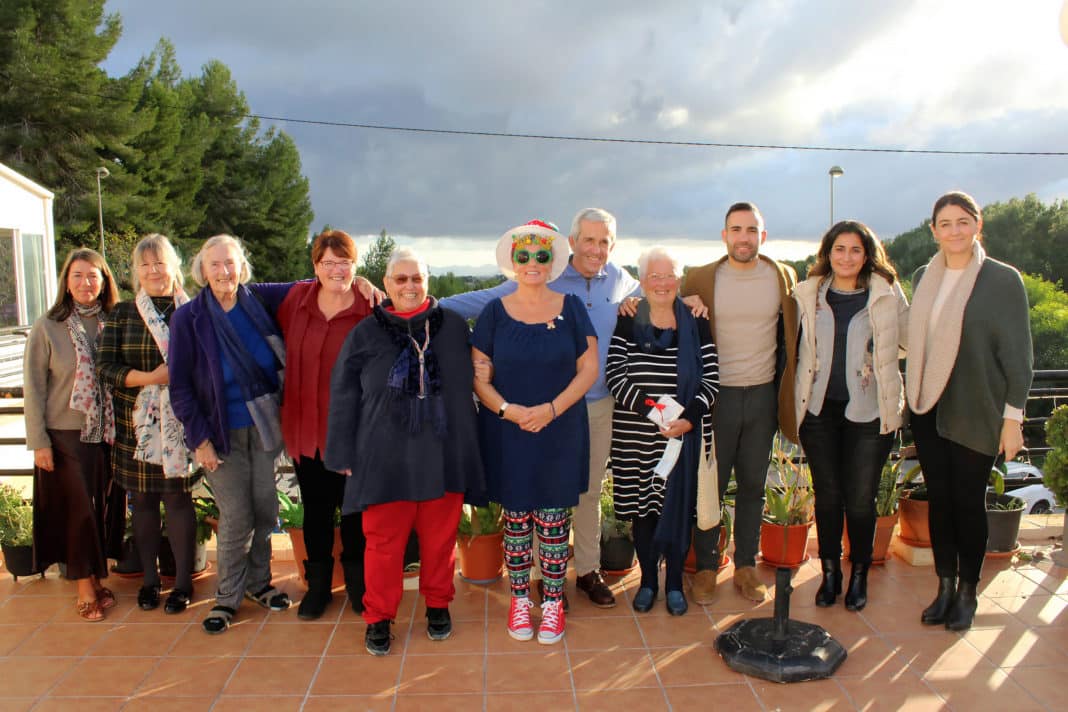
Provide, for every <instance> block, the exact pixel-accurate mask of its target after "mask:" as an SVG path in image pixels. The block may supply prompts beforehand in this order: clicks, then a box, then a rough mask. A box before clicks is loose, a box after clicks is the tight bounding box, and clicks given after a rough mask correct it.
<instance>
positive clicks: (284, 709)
mask: <svg viewBox="0 0 1068 712" xmlns="http://www.w3.org/2000/svg"><path fill="white" fill-rule="evenodd" d="M303 704H304V697H303V696H299V697H297V696H293V695H288V696H279V695H271V696H270V697H267V696H264V695H252V696H247V697H246V696H241V695H223V696H221V697H220V698H219V699H218V700H216V702H215V706H214V707H212V708H211V712H249V710H270V711H271V712H300V708H301V705H303Z"/></svg>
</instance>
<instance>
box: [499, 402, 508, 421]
mask: <svg viewBox="0 0 1068 712" xmlns="http://www.w3.org/2000/svg"><path fill="white" fill-rule="evenodd" d="M507 408H508V401H505V402H504V403H501V407H500V408H498V409H497V417H498V418H500V419H501V420H504V411H505V410H506V409H507Z"/></svg>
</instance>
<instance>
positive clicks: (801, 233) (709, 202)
mask: <svg viewBox="0 0 1068 712" xmlns="http://www.w3.org/2000/svg"><path fill="white" fill-rule="evenodd" d="M1064 4H1065V2H1064V0H1018V1H1017V2H1013V3H1008V2H1004V0H924V1H922V2H921V1H920V0H883V1H882V2H879V3H868V2H855V0H854V1H845V0H843V1H838V0H719V1H707V2H696V1H695V0H660V1H659V2H648V1H647V0H642V1H641V2H637V1H633V0H612V1H611V2H607V1H603V0H582V1H576V0H571V1H568V2H565V1H564V0H541V1H540V2H522V3H518V2H516V3H511V2H503V3H502V2H498V1H495V2H488V1H484V0H471V1H469V2H458V1H453V0H438V1H436V2H431V1H429V0H428V1H426V2H409V1H407V0H393V1H392V2H385V3H383V2H365V1H364V0H332V1H328V0H306V1H305V2H302V3H299V4H298V3H293V2H291V1H288V0H287V1H286V2H280V1H278V0H183V1H182V2H173V1H168V2H161V1H159V0H108V2H107V6H106V8H107V11H109V12H118V13H119V14H120V15H121V16H122V19H123V25H124V32H123V37H122V39H121V40H120V42H119V44H118V46H117V47H116V49H115V50H114V51H113V53H112V55H111V57H110V59H109V61H108V63H107V65H106V68H107V70H108V71H109V72H110V73H112V74H121V73H125V72H126V71H128V70H129V69H130V68H131V67H132V66H133V65H134V63H135V62H136V61H137V59H138V58H139V57H141V56H142V55H144V54H147V53H148V52H150V51H151V50H152V48H153V46H154V45H155V43H156V41H157V40H158V39H159V38H160V37H162V36H166V37H168V38H170V39H171V41H172V42H173V43H174V44H175V45H176V48H177V52H178V61H179V63H180V64H181V66H182V68H183V69H184V70H185V72H186V73H188V74H197V73H199V70H200V67H201V66H202V65H203V64H204V63H205V62H207V61H208V60H210V59H219V60H221V61H223V62H224V63H226V64H227V65H228V66H229V67H230V69H231V70H232V72H233V74H234V78H235V79H236V81H237V83H238V85H239V86H240V88H241V89H242V90H243V91H244V92H245V94H246V96H247V98H248V101H249V104H250V106H251V107H252V111H253V112H254V113H257V114H261V115H267V116H278V117H286V118H292V119H307V120H321V121H333V122H348V123H361V124H378V125H391V126H405V127H415V128H431V129H455V130H464V131H488V132H503V133H526V134H541V135H545V134H549V135H564V136H583V137H606V138H623V139H650V140H662V141H665V140H666V141H692V142H712V143H729V144H776V145H792V146H827V147H834V148H835V149H845V148H859V147H868V148H880V149H939V150H954V151H1060V152H1064V151H1068V45H1066V44H1065V42H1064V41H1063V40H1062V38H1061V34H1060V29H1059V17H1060V14H1061V12H1062V7H1063V6H1064ZM278 125H279V127H280V128H282V129H283V130H285V131H286V132H288V133H289V134H290V135H291V136H292V137H293V138H294V139H295V140H296V143H297V145H298V147H299V148H300V152H301V157H302V160H303V168H304V173H305V174H306V175H307V176H308V178H309V179H310V182H311V194H312V204H313V207H314V210H315V220H314V223H313V227H314V228H318V227H321V226H322V225H324V224H327V223H329V224H331V225H333V226H335V227H340V228H343V229H346V230H348V231H349V232H350V233H352V234H353V235H359V236H361V237H360V238H359V239H358V242H359V243H360V246H361V248H363V247H364V246H366V245H367V244H369V242H370V239H371V238H370V236H371V235H374V234H377V232H378V231H379V230H380V229H382V228H385V229H387V230H388V231H389V232H390V233H391V234H393V235H394V236H395V237H396V239H397V240H398V242H400V243H404V244H411V245H414V246H416V247H417V248H419V249H421V250H423V251H424V252H425V253H426V254H427V256H428V258H429V261H430V263H431V267H432V268H433V270H434V271H435V272H441V271H444V270H446V269H453V270H456V271H459V272H461V273H483V272H492V271H494V268H493V267H492V266H491V265H492V261H493V260H492V243H493V240H494V239H495V238H496V237H497V236H499V235H500V234H501V233H503V232H504V231H505V230H507V229H508V228H510V227H512V226H513V225H516V224H519V223H522V222H525V221H526V220H528V219H530V218H533V217H541V218H545V219H549V220H552V221H554V222H556V223H558V224H559V225H560V226H561V228H563V229H565V230H566V227H567V226H568V225H569V223H570V219H571V216H572V215H573V214H574V213H575V212H576V211H577V210H579V209H581V208H583V207H588V206H594V205H596V206H600V207H604V208H606V209H608V210H610V211H612V212H614V213H615V214H616V215H617V217H618V219H619V245H618V247H617V251H616V254H615V259H616V260H617V261H620V262H624V263H635V262H636V260H637V254H638V252H639V251H640V249H641V247H642V246H648V245H651V244H655V243H663V244H668V245H669V246H671V247H673V248H675V249H676V250H677V251H678V252H679V253H680V255H681V256H682V257H683V260H684V262H685V263H687V264H701V263H704V262H708V261H710V260H711V259H713V258H715V257H718V256H719V255H721V254H722V249H721V248H722V243H721V242H720V240H719V230H720V227H721V225H722V216H723V213H724V211H725V209H726V207H727V206H728V205H729V204H730V203H732V202H734V201H738V200H752V201H754V202H756V203H757V204H758V205H759V206H760V207H761V209H762V211H763V212H764V216H765V219H766V221H767V227H768V232H769V239H768V243H767V246H766V251H767V252H768V254H771V255H772V256H776V257H783V258H801V257H804V256H805V255H807V254H810V253H811V252H813V251H814V249H815V244H814V243H815V242H816V241H818V239H819V237H820V235H821V233H822V231H823V230H825V229H826V228H827V225H828V220H829V191H830V189H829V181H830V179H829V176H828V169H829V168H830V167H831V166H832V165H839V166H841V167H842V168H843V169H844V170H845V175H843V176H842V177H841V178H839V179H837V181H836V182H835V187H834V191H835V193H834V195H835V216H836V217H838V218H842V217H853V218H856V219H860V220H863V221H865V222H867V223H868V224H870V225H871V226H872V227H873V228H874V229H875V231H876V232H877V233H878V234H879V235H881V236H882V237H884V238H890V237H893V236H895V235H897V234H899V233H901V232H903V231H905V230H908V229H910V228H912V227H915V226H916V225H918V224H920V222H921V221H922V220H923V218H924V217H925V216H926V215H927V214H928V211H929V210H930V206H931V204H932V203H933V202H934V200H935V198H937V197H938V195H940V194H941V193H942V192H944V191H946V190H949V189H954V188H959V189H963V190H967V191H969V192H971V193H973V194H974V195H975V196H976V197H977V198H978V199H979V201H980V202H981V203H984V204H985V203H990V202H994V201H998V200H1007V199H1009V198H1011V197H1014V196H1023V195H1025V194H1027V193H1037V194H1038V195H1039V197H1040V198H1042V199H1044V200H1053V199H1063V198H1068V156H1061V157H1030V156H959V155H957V156H945V155H941V156H940V155H923V154H903V153H863V152H852V151H845V150H828V151H804V150H770V149H748V148H712V147H694V146H666V145H649V144H638V143H636V144H630V143H626V144H624V143H598V142H577V141H550V140H535V139H517V138H500V137H478V136H456V135H438V134H423V133H408V132H395V131H382V130H372V129H358V128H347V127H327V126H313V125H301V124H297V123H293V122H284V121H283V122H279V123H278Z"/></svg>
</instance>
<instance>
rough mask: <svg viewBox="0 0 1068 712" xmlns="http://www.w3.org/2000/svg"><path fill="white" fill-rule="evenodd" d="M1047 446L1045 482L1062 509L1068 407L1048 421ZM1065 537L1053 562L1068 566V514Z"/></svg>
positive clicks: (1066, 489)
mask: <svg viewBox="0 0 1068 712" xmlns="http://www.w3.org/2000/svg"><path fill="white" fill-rule="evenodd" d="M1046 444H1047V445H1049V446H1050V451H1049V453H1047V454H1046V462H1045V464H1044V465H1043V471H1044V475H1043V478H1042V479H1043V481H1044V482H1045V485H1046V487H1049V488H1050V489H1051V490H1052V491H1053V494H1054V496H1056V497H1057V503H1058V504H1059V505H1061V506H1062V507H1063V506H1065V505H1068V405H1061V406H1057V407H1056V408H1054V409H1053V413H1052V414H1050V417H1049V420H1047V421H1046ZM1063 533H1064V535H1066V536H1062V539H1061V542H1062V544H1061V546H1062V548H1061V550H1060V551H1058V552H1055V553H1054V554H1053V560H1054V561H1055V562H1057V563H1058V564H1060V565H1061V566H1068V551H1066V550H1065V549H1064V548H1063V547H1064V541H1068V513H1065V515H1064V531H1063Z"/></svg>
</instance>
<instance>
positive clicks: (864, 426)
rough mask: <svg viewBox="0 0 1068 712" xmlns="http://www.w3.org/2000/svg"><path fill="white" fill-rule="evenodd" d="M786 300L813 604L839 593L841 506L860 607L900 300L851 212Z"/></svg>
mask: <svg viewBox="0 0 1068 712" xmlns="http://www.w3.org/2000/svg"><path fill="white" fill-rule="evenodd" d="M794 299H796V300H797V304H798V317H799V321H800V325H801V326H800V343H799V345H798V366H797V375H796V378H795V388H794V391H795V407H796V415H797V420H796V422H797V423H800V427H799V429H798V432H799V436H800V441H801V445H802V446H803V447H804V449H805V455H806V456H807V457H808V462H809V466H810V467H811V468H812V482H813V488H814V490H815V500H816V529H817V534H818V537H819V548H820V561H821V562H822V568H823V581H822V584H821V586H820V588H819V590H818V591H817V592H816V605H817V606H824V607H826V606H831V605H834V602H835V600H836V599H837V597H838V594H839V593H841V592H842V565H841V557H842V517H843V514H844V515H845V521H846V522H847V524H848V526H849V550H850V554H849V557H850V560H851V562H852V572H851V574H850V577H849V588H848V590H847V591H846V596H845V605H846V608H848V609H849V610H851V611H859V610H861V609H862V608H864V606H865V605H866V604H867V601H868V567H869V566H870V565H871V553H872V541H873V539H874V537H875V496H876V492H877V490H878V485H879V475H880V472H881V471H882V467H883V464H884V463H885V462H886V458H887V456H888V455H889V454H890V447H891V445H892V444H893V438H894V432H895V431H897V429H898V428H900V427H901V421H902V414H903V412H904V409H905V388H904V383H903V381H902V379H901V372H900V371H899V370H898V365H897V362H898V358H899V347H900V346H902V345H903V344H904V342H905V335H906V334H905V331H906V325H907V318H908V302H907V301H905V295H904V293H903V292H902V291H901V285H900V284H899V283H898V281H897V273H896V272H895V271H894V268H893V266H892V265H891V264H890V262H889V260H887V258H886V251H885V250H884V249H883V246H882V243H880V242H879V239H878V238H877V237H876V236H875V233H873V232H872V231H871V229H870V228H869V227H868V226H867V225H865V224H864V223H861V222H857V221H855V220H843V221H842V222H839V223H837V224H836V225H834V226H833V227H832V228H831V229H830V230H829V231H828V232H827V234H826V235H824V236H823V240H822V242H821V243H820V247H819V251H818V252H817V253H816V263H815V264H814V265H813V266H812V268H811V269H810V270H809V272H808V279H806V280H805V281H804V282H801V283H800V284H798V285H797V287H795V288H794Z"/></svg>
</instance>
